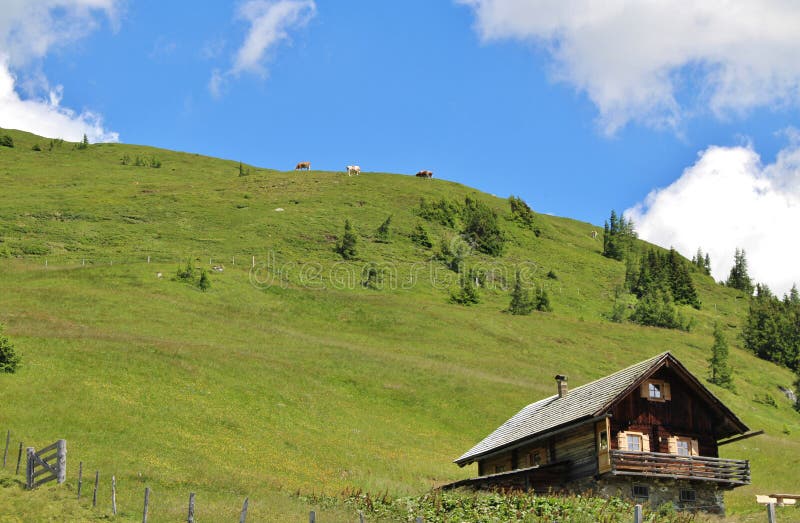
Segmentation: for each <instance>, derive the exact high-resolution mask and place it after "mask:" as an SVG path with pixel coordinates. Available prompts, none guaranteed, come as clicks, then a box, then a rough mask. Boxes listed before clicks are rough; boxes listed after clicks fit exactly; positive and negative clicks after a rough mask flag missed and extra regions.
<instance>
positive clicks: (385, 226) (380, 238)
mask: <svg viewBox="0 0 800 523" xmlns="http://www.w3.org/2000/svg"><path fill="white" fill-rule="evenodd" d="M391 225H392V217H391V216H389V217H387V218H386V220H385V221H384V222H383V223H382V224H381V226H380V227H378V230H377V231H375V239H376V241H377V242H379V243H389V241H390V236H391V229H390V227H391Z"/></svg>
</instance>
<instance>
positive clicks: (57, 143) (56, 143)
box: [47, 138, 64, 151]
mask: <svg viewBox="0 0 800 523" xmlns="http://www.w3.org/2000/svg"><path fill="white" fill-rule="evenodd" d="M62 145H64V140H63V139H61V138H51V139H50V142H49V144H48V149H47V150H48V151H52V150H53V149H55V148H57V147H58V148H61V146H62Z"/></svg>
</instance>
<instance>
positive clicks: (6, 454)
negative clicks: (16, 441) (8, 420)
mask: <svg viewBox="0 0 800 523" xmlns="http://www.w3.org/2000/svg"><path fill="white" fill-rule="evenodd" d="M9 443H11V430H9V431H8V432H6V450H5V452H3V468H6V459H7V458H8V444H9Z"/></svg>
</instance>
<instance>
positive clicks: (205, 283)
mask: <svg viewBox="0 0 800 523" xmlns="http://www.w3.org/2000/svg"><path fill="white" fill-rule="evenodd" d="M197 287H198V288H199V289H200V290H201V291H203V292H206V291H207V290H208V289H210V288H211V279H210V278H209V277H208V273H207V272H206V270H205V269H203V270H202V271H200V279H199V280H198V281H197Z"/></svg>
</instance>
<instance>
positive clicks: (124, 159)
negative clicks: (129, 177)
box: [120, 153, 131, 165]
mask: <svg viewBox="0 0 800 523" xmlns="http://www.w3.org/2000/svg"><path fill="white" fill-rule="evenodd" d="M120 163H121V164H122V165H130V164H131V157H130V156H128V153H125V154H123V155H122V158H120Z"/></svg>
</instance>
